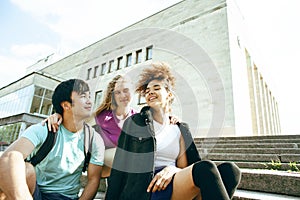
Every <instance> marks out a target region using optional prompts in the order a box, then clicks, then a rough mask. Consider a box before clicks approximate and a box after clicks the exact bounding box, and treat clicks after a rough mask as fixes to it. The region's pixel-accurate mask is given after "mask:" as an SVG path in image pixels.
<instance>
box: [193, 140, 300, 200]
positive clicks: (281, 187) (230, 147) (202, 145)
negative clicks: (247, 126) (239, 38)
mask: <svg viewBox="0 0 300 200" xmlns="http://www.w3.org/2000/svg"><path fill="white" fill-rule="evenodd" d="M195 143H196V146H197V148H198V151H199V152H200V154H201V156H202V158H203V159H210V160H213V161H215V162H216V163H221V162H224V161H232V162H235V163H236V164H237V165H238V166H239V167H240V168H241V170H242V180H241V183H240V185H239V188H238V191H237V192H236V194H235V197H234V199H300V172H295V171H296V170H297V168H298V169H300V164H299V163H300V135H285V136H255V137H220V138H195ZM272 161H273V162H272Z"/></svg>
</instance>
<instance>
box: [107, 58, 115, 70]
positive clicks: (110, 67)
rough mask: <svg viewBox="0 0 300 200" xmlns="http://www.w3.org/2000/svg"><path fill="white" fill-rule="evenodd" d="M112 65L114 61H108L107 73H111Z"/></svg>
mask: <svg viewBox="0 0 300 200" xmlns="http://www.w3.org/2000/svg"><path fill="white" fill-rule="evenodd" d="M113 65H114V61H113V60H111V61H109V66H108V73H110V72H112V71H113Z"/></svg>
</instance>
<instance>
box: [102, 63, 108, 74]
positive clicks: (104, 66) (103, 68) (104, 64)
mask: <svg viewBox="0 0 300 200" xmlns="http://www.w3.org/2000/svg"><path fill="white" fill-rule="evenodd" d="M106 71H107V66H106V63H103V64H102V68H101V75H104V74H105V73H106Z"/></svg>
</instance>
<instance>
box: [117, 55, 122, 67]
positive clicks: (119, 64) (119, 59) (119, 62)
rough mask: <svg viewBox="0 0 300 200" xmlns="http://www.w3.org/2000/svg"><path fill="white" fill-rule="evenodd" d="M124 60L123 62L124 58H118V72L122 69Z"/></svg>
mask: <svg viewBox="0 0 300 200" xmlns="http://www.w3.org/2000/svg"><path fill="white" fill-rule="evenodd" d="M122 60H123V57H119V58H118V63H117V70H119V69H121V68H122Z"/></svg>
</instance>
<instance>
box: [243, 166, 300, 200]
mask: <svg viewBox="0 0 300 200" xmlns="http://www.w3.org/2000/svg"><path fill="white" fill-rule="evenodd" d="M241 171H242V179H241V183H240V184H239V186H238V188H239V189H244V190H251V191H260V192H268V193H275V194H283V195H290V196H296V197H300V189H299V188H300V173H299V172H285V171H275V170H257V169H241Z"/></svg>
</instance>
